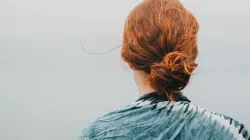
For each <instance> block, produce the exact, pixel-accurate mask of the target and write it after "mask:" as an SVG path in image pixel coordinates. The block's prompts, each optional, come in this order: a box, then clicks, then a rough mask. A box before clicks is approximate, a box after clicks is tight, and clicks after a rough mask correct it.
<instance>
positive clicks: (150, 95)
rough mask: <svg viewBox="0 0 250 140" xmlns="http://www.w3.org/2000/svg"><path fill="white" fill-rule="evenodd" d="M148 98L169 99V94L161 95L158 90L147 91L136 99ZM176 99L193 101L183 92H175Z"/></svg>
mask: <svg viewBox="0 0 250 140" xmlns="http://www.w3.org/2000/svg"><path fill="white" fill-rule="evenodd" d="M148 99H155V100H160V101H169V99H168V97H167V96H165V95H160V94H159V93H157V92H150V93H147V94H145V95H142V96H141V97H139V98H138V99H137V100H136V101H140V100H148ZM174 101H188V102H191V101H190V100H189V99H188V98H187V97H186V96H184V95H183V93H182V92H179V93H176V94H174Z"/></svg>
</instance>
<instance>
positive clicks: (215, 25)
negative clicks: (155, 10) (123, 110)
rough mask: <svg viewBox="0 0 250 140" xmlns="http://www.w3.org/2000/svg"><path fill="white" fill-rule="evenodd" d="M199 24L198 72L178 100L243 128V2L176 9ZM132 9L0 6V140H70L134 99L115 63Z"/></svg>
mask: <svg viewBox="0 0 250 140" xmlns="http://www.w3.org/2000/svg"><path fill="white" fill-rule="evenodd" d="M182 1H183V3H184V4H185V6H186V7H187V8H188V9H189V10H191V11H192V12H193V13H194V14H195V16H196V17H197V19H198V21H199V23H200V32H199V50H200V52H199V58H198V63H199V67H198V69H197V71H196V72H197V73H198V74H197V75H195V76H193V77H192V79H191V82H190V84H189V86H188V87H187V89H186V90H184V94H186V95H187V96H188V97H189V98H190V99H191V100H192V101H193V102H195V103H197V104H199V105H200V106H202V107H203V108H207V109H209V110H211V111H214V112H218V113H223V114H226V115H228V116H231V117H233V118H235V119H237V120H239V121H240V122H242V123H244V124H246V125H247V127H248V129H250V119H249V118H250V111H249V110H250V109H249V107H250V102H249V99H250V93H249V90H250V73H249V71H250V48H249V47H250V41H249V40H250V36H249V33H250V27H249V25H250V9H249V5H250V1H249V0H237V1H235V0H209V1H205V0H182ZM138 2H139V0H67V1H66V0H40V1H38V0H22V1H20V0H6V1H3V0H2V1H0V25H1V26H0V116H1V117H0V118H1V119H0V124H1V125H0V139H1V140H16V139H19V140H72V139H76V138H77V137H78V136H79V135H80V132H81V130H82V129H83V128H84V127H85V126H86V125H87V124H88V123H89V122H90V121H92V120H93V119H94V118H96V117H97V116H100V115H102V114H103V113H105V112H108V111H111V110H113V109H116V108H118V107H121V106H122V105H126V104H129V103H131V102H133V101H135V100H136V99H137V98H138V92H137V89H136V86H135V85H134V82H133V79H132V78H133V77H132V73H131V71H130V70H129V69H128V68H127V67H126V66H125V65H124V64H123V63H122V62H121V61H120V57H119V55H120V51H121V49H120V48H119V49H117V50H116V51H114V52H112V53H109V54H106V55H89V54H86V53H84V51H83V50H82V49H81V46H80V41H82V42H83V45H84V47H85V49H87V50H88V51H92V52H93V51H94V52H103V51H108V50H110V49H112V48H114V47H116V46H117V45H120V44H121V35H122V30H123V24H124V21H125V19H126V16H127V15H128V13H129V11H130V10H131V9H132V8H133V7H134V6H135V5H136V4H137V3H138Z"/></svg>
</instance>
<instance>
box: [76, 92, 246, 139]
mask: <svg viewBox="0 0 250 140" xmlns="http://www.w3.org/2000/svg"><path fill="white" fill-rule="evenodd" d="M175 99H176V101H168V99H167V98H164V97H163V96H161V95H158V94H156V93H155V92H152V93H149V94H146V95H144V96H142V97H140V98H139V99H138V100H137V101H135V102H134V103H133V104H131V105H127V106H125V107H124V108H122V109H118V110H116V111H113V112H110V113H107V114H105V115H104V116H102V117H100V118H98V119H97V120H96V121H95V122H93V123H92V124H91V125H90V126H89V127H88V128H87V129H85V130H84V131H83V133H82V136H81V137H79V140H88V139H117V140H132V139H133V140H146V139H150V140H151V139H154V140H163V139H164V140H241V139H244V140H250V134H249V133H248V131H247V130H246V129H245V127H244V125H243V124H241V123H239V122H238V121H236V120H234V119H232V118H230V117H227V116H225V115H221V114H217V113H213V112H210V111H208V110H205V109H203V108H201V107H199V106H198V105H196V104H194V103H192V102H190V101H189V100H188V99H187V98H186V97H185V96H184V95H182V94H181V93H180V94H177V96H176V97H175Z"/></svg>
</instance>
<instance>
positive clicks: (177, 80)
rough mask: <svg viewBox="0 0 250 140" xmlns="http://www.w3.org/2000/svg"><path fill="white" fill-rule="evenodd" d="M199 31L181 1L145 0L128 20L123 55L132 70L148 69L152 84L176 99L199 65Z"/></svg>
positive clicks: (146, 70) (132, 12)
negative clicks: (197, 58) (177, 93)
mask: <svg viewBox="0 0 250 140" xmlns="http://www.w3.org/2000/svg"><path fill="white" fill-rule="evenodd" d="M198 30H199V24H198V23H197V21H196V19H195V17H194V16H193V14H192V13H191V12H189V11H188V10H186V9H185V8H184V6H183V5H182V4H181V3H180V2H179V0H144V1H143V2H141V3H140V4H139V5H137V6H136V7H135V8H134V9H133V10H132V11H131V12H130V14H129V16H128V18H127V20H126V23H125V26H124V33H123V42H122V52H121V57H122V59H123V60H124V61H126V62H127V63H128V64H129V66H130V67H131V68H132V69H134V70H142V71H145V72H147V73H148V74H149V75H148V79H147V80H148V82H149V84H150V85H151V87H152V88H154V89H155V90H156V91H157V92H158V93H160V94H165V95H167V96H168V97H170V99H171V100H172V99H173V98H172V97H173V94H174V93H175V92H176V91H181V90H182V89H184V88H185V87H186V85H187V84H188V82H189V79H190V76H191V75H192V72H193V70H194V69H195V68H196V67H197V64H196V63H195V59H196V57H197V55H198V48H197V33H198Z"/></svg>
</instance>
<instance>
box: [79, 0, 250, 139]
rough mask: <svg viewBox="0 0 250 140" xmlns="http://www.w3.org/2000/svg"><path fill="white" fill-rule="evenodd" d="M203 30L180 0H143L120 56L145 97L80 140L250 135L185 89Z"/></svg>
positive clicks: (128, 26)
mask: <svg viewBox="0 0 250 140" xmlns="http://www.w3.org/2000/svg"><path fill="white" fill-rule="evenodd" d="M198 31H199V24H198V22H197V20H196V18H195V17H194V16H193V14H192V13H191V12H190V11H188V10H187V9H186V8H185V7H184V6H183V5H182V4H181V2H180V1H179V0H143V1H142V2H141V3H140V4H138V5H137V6H136V7H135V8H134V9H133V10H132V11H131V12H130V14H129V16H128V18H127V20H126V22H125V26H124V33H123V41H122V51H121V57H122V59H123V60H124V61H125V62H126V63H127V64H128V65H129V67H130V68H131V69H132V70H133V73H134V79H135V81H136V83H137V86H138V91H139V94H140V95H141V98H140V99H139V100H137V101H136V102H135V103H133V104H132V105H128V106H126V107H125V108H123V109H120V110H117V111H114V112H111V113H108V114H106V115H104V116H103V117H100V118H99V119H97V120H96V121H95V122H94V123H93V124H91V125H90V127H89V128H88V129H86V130H85V131H84V132H83V134H82V136H81V137H80V138H79V140H84V139H119V140H122V139H142V140H145V139H158V140H161V139H166V140H173V139H177V140H178V139H179V140H208V139H211V140H212V139H217V140H236V139H247V140H249V139H250V136H249V133H248V132H247V131H246V129H245V128H244V125H242V124H240V123H239V122H238V121H236V120H233V119H232V118H229V117H227V116H224V115H220V114H216V113H213V112H209V111H207V110H205V109H202V108H201V107H199V106H197V105H195V104H194V103H192V102H190V101H189V100H188V99H187V98H185V96H184V95H182V94H181V91H182V90H183V89H184V88H185V87H186V86H187V85H188V83H189V80H190V78H191V76H192V75H193V71H194V70H195V69H196V67H197V66H198V64H197V63H196V58H197V56H198V43H197V34H198ZM148 93H151V94H148Z"/></svg>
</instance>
